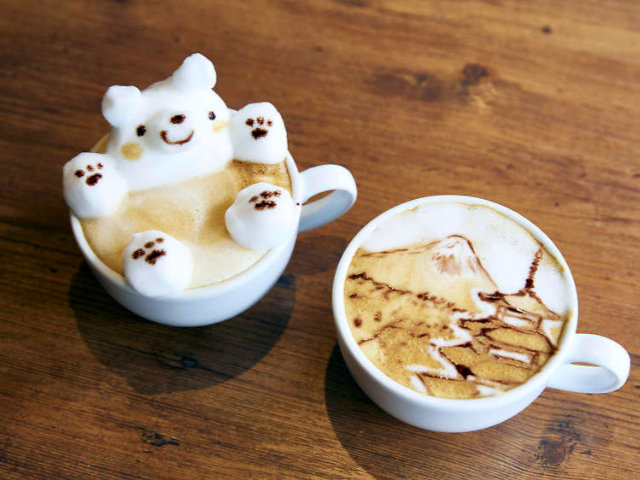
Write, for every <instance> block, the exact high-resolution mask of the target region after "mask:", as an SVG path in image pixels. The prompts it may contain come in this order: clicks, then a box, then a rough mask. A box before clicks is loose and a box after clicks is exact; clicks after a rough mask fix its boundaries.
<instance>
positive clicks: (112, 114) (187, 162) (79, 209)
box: [63, 53, 294, 296]
mask: <svg viewBox="0 0 640 480" xmlns="http://www.w3.org/2000/svg"><path fill="white" fill-rule="evenodd" d="M215 84H216V71H215V68H214V66H213V64H212V63H211V61H210V60H208V59H207V58H206V57H204V56H203V55H201V54H199V53H195V54H193V55H190V56H189V57H187V58H186V59H185V60H184V61H183V63H182V65H181V66H180V67H179V68H178V69H177V70H176V71H175V72H173V74H172V75H171V76H170V77H169V78H167V79H165V80H162V81H160V82H157V83H154V84H153V85H151V86H149V87H148V88H146V89H145V90H143V91H140V90H139V89H138V88H136V87H134V86H119V85H116V86H112V87H110V88H109V89H108V90H107V92H106V93H105V95H104V98H103V101H102V114H103V116H104V117H105V119H106V120H107V121H108V122H109V124H110V125H111V127H112V128H111V133H110V135H109V140H108V143H107V147H106V151H105V153H103V154H102V153H89V152H83V153H80V154H79V155H77V156H76V157H74V158H73V159H71V160H70V161H69V162H67V163H66V164H65V166H64V168H63V190H64V197H65V200H66V202H67V204H68V205H69V208H71V210H72V211H73V212H74V214H75V215H76V216H78V217H80V218H88V217H100V216H104V215H109V214H111V213H113V212H115V211H116V210H117V208H118V206H119V205H120V203H121V201H122V200H123V199H124V198H125V197H126V195H127V194H128V193H129V192H133V191H137V190H144V189H148V188H153V187H158V186H162V185H168V184H171V183H176V182H180V181H183V180H187V179H189V178H193V177H196V176H199V175H203V174H206V173H213V172H215V171H217V170H220V169H222V168H223V167H224V166H225V165H226V164H227V163H228V162H230V161H231V160H232V159H233V158H237V159H239V160H244V161H248V162H259V163H271V164H273V163H279V162H281V161H283V160H284V159H285V157H286V155H287V150H288V148H287V134H286V129H285V126H284V122H283V121H282V117H281V116H280V114H279V113H278V111H277V110H276V108H275V107H274V106H273V105H271V104H270V103H266V102H265V103H255V104H249V105H247V106H245V107H243V108H242V109H240V110H239V111H238V112H233V111H232V110H230V109H229V108H227V106H226V104H225V103H224V101H223V100H222V99H221V98H220V97H219V96H218V95H217V94H216V93H215V92H214V91H213V87H214V86H215ZM267 187H268V188H270V189H277V187H275V186H273V185H267V186H266V187H265V186H261V188H267ZM283 201H284V202H290V203H291V204H292V205H293V200H292V199H291V197H290V196H283ZM292 205H288V204H287V205H285V206H283V208H282V209H278V210H282V211H283V215H285V214H286V216H287V217H291V220H290V222H291V223H293V222H294V218H293V217H294V215H293V214H291V212H293V207H292ZM271 217H273V222H274V225H273V226H274V227H279V226H280V225H281V224H282V222H283V219H282V218H276V217H278V215H271ZM271 217H270V218H271ZM248 221H249V222H251V219H249V220H248ZM256 221H260V222H261V224H260V225H261V227H262V228H269V225H268V224H269V222H271V220H269V219H257V220H256ZM136 235H138V234H136ZM153 235H155V236H156V237H158V238H160V237H161V236H163V235H164V236H166V237H167V238H169V236H168V235H166V234H164V233H163V232H159V231H153ZM134 236H135V235H134ZM283 241H284V240H283ZM171 242H172V243H175V242H178V243H179V241H178V240H175V239H171ZM134 243H135V242H134ZM272 243H273V242H272ZM176 245H177V244H176ZM274 246H276V245H272V244H269V245H254V247H255V248H257V249H260V248H264V249H267V248H273V247H274ZM173 248H174V249H175V250H180V251H181V252H182V253H181V256H184V250H183V249H182V248H180V247H179V246H175V247H173ZM185 249H186V247H185ZM125 257H126V258H125ZM125 257H123V258H124V259H125V260H126V263H127V264H125V265H123V266H124V270H125V277H126V278H127V280H128V281H129V283H130V284H131V285H132V286H133V287H134V288H136V290H138V291H139V292H140V293H142V294H145V295H149V296H157V295H164V294H169V293H175V285H172V286H171V288H169V287H167V288H164V289H163V288H162V285H170V284H171V281H170V278H167V279H166V280H167V281H166V282H165V281H164V280H162V279H159V281H158V282H157V285H160V286H161V287H159V288H154V289H153V291H152V292H151V291H149V290H148V289H147V290H145V288H144V287H143V286H142V287H141V286H140V285H137V284H138V283H139V282H137V281H136V280H135V278H138V277H137V276H136V275H135V274H130V273H128V272H131V271H132V269H135V268H136V267H135V265H137V264H142V262H138V263H134V264H132V265H128V263H129V260H128V259H129V257H130V256H125ZM164 257H166V255H165V256H164ZM158 261H163V258H160V259H159V260H158ZM154 265H155V263H154ZM152 271H157V272H158V273H157V274H158V275H168V276H170V275H171V272H170V271H169V270H167V269H160V268H157V269H155V270H152ZM147 273H149V272H147ZM145 275H147V274H145ZM186 283H188V282H186ZM186 283H185V281H182V283H181V285H182V286H181V287H180V288H184V286H185V285H186Z"/></svg>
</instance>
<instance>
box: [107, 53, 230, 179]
mask: <svg viewBox="0 0 640 480" xmlns="http://www.w3.org/2000/svg"><path fill="white" fill-rule="evenodd" d="M215 83H216V71H215V69H214V67H213V64H212V63H211V61H209V60H208V59H207V58H206V57H204V56H203V55H201V54H199V53H195V54H193V55H191V56H189V57H187V58H186V59H185V60H184V62H183V63H182V65H181V66H180V68H178V69H177V70H176V71H175V72H173V75H171V77H169V78H167V79H166V80H163V81H161V82H158V83H155V84H153V85H151V86H150V87H148V88H147V89H145V90H143V91H140V90H138V88H136V87H133V86H126V87H125V86H112V87H110V88H109V89H108V90H107V93H106V94H105V96H104V98H103V101H102V113H103V115H104V117H105V118H106V119H107V121H108V122H109V123H110V124H111V126H112V130H111V134H110V136H109V143H108V145H107V151H106V153H107V154H108V155H109V156H111V157H112V158H113V159H114V161H115V163H116V167H117V169H118V171H119V172H120V173H121V175H122V176H123V177H124V179H125V180H126V182H127V184H128V186H129V190H141V189H145V188H151V187H155V186H159V185H166V184H169V183H174V182H177V181H181V180H185V179H187V178H191V177H194V176H197V175H201V174H203V173H207V172H213V171H215V170H218V169H220V168H221V167H223V166H224V165H225V164H226V163H227V162H229V161H230V160H231V159H232V156H233V152H232V146H231V139H230V135H229V132H228V128H227V126H228V123H229V117H230V112H229V110H228V109H227V106H226V105H225V103H224V101H223V100H222V99H221V98H220V97H219V96H218V95H217V94H216V93H215V92H214V91H213V87H214V86H215Z"/></svg>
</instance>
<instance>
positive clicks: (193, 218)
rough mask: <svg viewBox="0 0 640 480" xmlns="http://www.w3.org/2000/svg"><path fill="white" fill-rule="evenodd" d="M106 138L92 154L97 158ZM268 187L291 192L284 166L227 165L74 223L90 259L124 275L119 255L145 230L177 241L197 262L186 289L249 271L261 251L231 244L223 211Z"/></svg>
mask: <svg viewBox="0 0 640 480" xmlns="http://www.w3.org/2000/svg"><path fill="white" fill-rule="evenodd" d="M105 145H106V138H105V139H103V140H101V141H100V142H99V143H98V144H97V145H96V146H95V147H94V151H96V152H99V153H102V152H103V151H104V147H105ZM259 182H268V183H271V184H273V185H276V186H279V187H282V188H285V189H286V190H287V191H289V192H291V179H290V177H289V173H288V170H287V166H286V164H285V162H284V161H282V162H280V163H276V164H264V163H252V162H243V161H240V160H233V161H232V162H230V163H228V164H227V165H226V166H225V167H224V168H222V169H221V170H220V171H217V172H214V173H210V174H205V175H201V176H198V177H196V178H192V179H189V180H183V181H181V182H178V183H175V184H172V185H167V186H162V187H156V188H150V189H146V190H139V191H136V192H131V193H129V194H128V195H127V196H126V197H125V199H124V200H123V201H122V202H121V203H120V205H119V207H118V209H117V210H116V211H115V212H113V213H112V214H110V215H107V216H103V217H95V218H83V219H80V223H81V224H82V229H83V232H84V235H85V238H86V239H87V242H88V243H89V245H90V246H91V249H92V250H93V252H94V253H95V254H96V256H97V257H98V258H99V259H100V260H101V261H102V262H103V263H104V264H105V265H106V266H107V267H109V268H110V269H111V270H113V271H114V272H117V273H119V274H121V275H123V274H124V270H123V265H122V259H121V254H122V251H123V250H124V249H125V247H126V245H127V243H128V242H129V239H130V238H131V236H132V235H133V234H135V233H137V232H142V231H146V230H150V229H156V230H161V231H163V232H165V233H167V234H169V235H171V236H172V237H174V238H176V239H178V240H180V241H181V242H182V243H183V244H184V245H185V246H186V247H187V248H188V249H189V250H190V252H191V254H192V257H193V258H195V259H197V260H196V261H195V262H194V264H193V273H192V275H191V281H190V284H189V286H188V288H197V287H202V286H206V285H211V284H215V283H219V282H222V281H224V280H228V279H229V278H232V277H234V276H235V275H238V274H239V273H242V272H243V271H245V270H247V269H249V268H250V267H251V266H252V265H254V264H255V263H256V262H257V261H259V260H260V259H261V258H262V257H264V255H265V254H266V252H267V250H265V249H262V250H252V249H248V248H245V247H243V246H241V245H239V244H238V243H236V242H234V241H233V239H232V238H231V236H230V235H229V232H228V231H227V229H226V227H225V211H226V210H227V209H228V208H229V207H230V206H231V204H233V202H234V199H235V198H236V195H237V194H238V192H240V191H241V190H242V189H244V188H246V187H248V186H249V185H253V184H256V183H259Z"/></svg>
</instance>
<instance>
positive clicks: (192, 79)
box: [171, 53, 216, 91]
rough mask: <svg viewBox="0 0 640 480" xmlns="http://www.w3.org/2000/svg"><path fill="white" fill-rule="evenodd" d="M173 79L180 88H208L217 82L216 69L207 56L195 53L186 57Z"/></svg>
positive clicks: (187, 89) (174, 73)
mask: <svg viewBox="0 0 640 480" xmlns="http://www.w3.org/2000/svg"><path fill="white" fill-rule="evenodd" d="M171 80H172V83H173V86H174V87H176V88H177V89H178V90H182V91H190V90H208V89H211V88H213V87H214V86H215V84H216V69H215V68H214V67H213V63H211V60H209V59H208V58H207V57H205V56H204V55H201V54H199V53H194V54H193V55H189V56H188V57H187V58H185V59H184V61H183V62H182V65H180V68H178V69H177V70H176V71H175V72H173V75H172V76H171Z"/></svg>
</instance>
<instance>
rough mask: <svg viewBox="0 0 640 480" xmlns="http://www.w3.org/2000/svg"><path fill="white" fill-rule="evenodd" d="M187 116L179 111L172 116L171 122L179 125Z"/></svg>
mask: <svg viewBox="0 0 640 480" xmlns="http://www.w3.org/2000/svg"><path fill="white" fill-rule="evenodd" d="M185 118H187V116H186V115H183V114H181V113H179V114H178V115H174V116H173V117H171V123H173V124H174V125H178V124H180V123H182V122H184V120H185Z"/></svg>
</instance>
